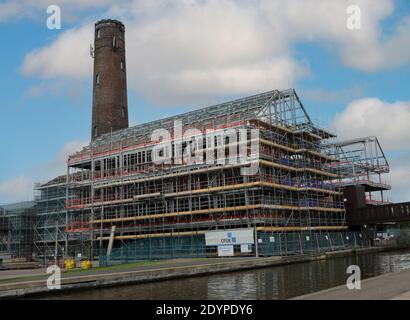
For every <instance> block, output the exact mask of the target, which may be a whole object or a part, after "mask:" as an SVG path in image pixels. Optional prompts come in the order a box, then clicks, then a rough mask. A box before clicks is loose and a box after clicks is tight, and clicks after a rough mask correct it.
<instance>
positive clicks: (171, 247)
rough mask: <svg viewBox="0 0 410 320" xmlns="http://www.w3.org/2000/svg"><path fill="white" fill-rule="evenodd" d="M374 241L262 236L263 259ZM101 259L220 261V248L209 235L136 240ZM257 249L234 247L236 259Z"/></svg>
mask: <svg viewBox="0 0 410 320" xmlns="http://www.w3.org/2000/svg"><path fill="white" fill-rule="evenodd" d="M370 243H371V241H370V238H369V236H368V235H366V234H365V233H362V232H301V233H278V232H258V254H259V256H288V255H302V254H318V253H323V252H328V251H335V250H343V249H354V248H357V249H359V248H367V247H369V246H370ZM106 250H107V249H102V250H101V251H100V255H99V263H100V266H108V265H115V264H122V263H129V262H135V261H146V260H150V261H152V260H164V259H180V258H212V257H218V247H217V246H206V245H205V235H203V234H202V235H193V236H176V237H162V238H147V239H137V240H132V241H129V242H127V243H124V244H122V245H121V246H119V247H116V248H113V249H112V252H111V254H110V256H109V257H108V256H107V251H106ZM255 255H256V248H255V245H254V244H252V245H249V246H248V250H247V252H245V253H244V252H243V250H242V248H241V245H234V256H255Z"/></svg>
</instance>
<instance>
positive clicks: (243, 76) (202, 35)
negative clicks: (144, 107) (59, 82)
mask: <svg viewBox="0 0 410 320" xmlns="http://www.w3.org/2000/svg"><path fill="white" fill-rule="evenodd" d="M351 3H355V4H357V5H359V6H360V7H361V12H362V15H363V17H362V29H361V30H357V31H351V30H348V29H347V27H346V20H347V18H348V15H347V14H346V8H347V6H348V5H349V4H351ZM93 4H95V2H94V1H90V2H89V5H93ZM74 6H77V7H78V6H79V4H78V3H77V2H76V3H75V4H74ZM393 12H394V1H393V0H379V1H378V3H377V6H375V5H374V1H373V0H355V1H350V0H348V1H340V0H327V1H321V0H305V1H303V2H301V1H296V0H288V1H274V0H255V1H247V2H245V1H232V0H201V1H199V0H198V1H195V0H181V1H177V2H176V1H170V0H164V1H152V0H139V1H136V0H135V1H125V2H117V3H115V4H113V5H110V6H107V15H109V16H114V17H117V18H119V19H121V20H123V21H124V23H125V25H126V39H127V68H128V79H129V86H130V89H134V90H136V91H137V92H139V93H141V94H142V95H144V96H145V98H147V99H148V100H150V101H151V102H152V101H153V102H155V103H157V104H163V105H175V104H181V103H183V104H197V103H199V102H200V101H205V100H208V99H209V97H210V96H212V97H215V96H221V95H223V96H232V95H246V94H251V93H255V92H260V91H263V90H268V89H282V88H285V87H291V86H293V85H294V83H295V81H296V80H297V79H298V77H303V76H304V75H306V74H307V73H309V70H308V68H307V67H306V66H305V64H304V63H302V62H301V61H298V60H297V59H296V58H295V56H294V54H293V52H292V49H291V48H292V47H293V45H295V44H297V43H300V42H307V41H311V42H316V43H318V44H319V45H323V46H324V47H325V48H327V49H329V50H330V51H331V52H334V53H335V54H336V55H337V56H339V57H340V59H341V61H342V63H343V64H345V65H346V66H348V67H351V68H356V69H359V70H365V71H377V70H381V69H386V68H392V67H397V66H399V65H402V64H405V63H408V62H409V61H410V41H409V40H410V28H409V26H410V22H409V21H410V18H409V17H406V18H404V19H403V20H402V21H401V22H399V23H398V24H397V26H396V31H395V32H393V33H392V34H391V35H386V33H385V32H383V30H382V28H381V22H382V21H383V19H385V18H387V17H389V16H391V14H392V13H393ZM92 28H93V25H92V24H89V25H86V26H82V27H81V26H80V27H77V28H74V29H71V30H67V31H65V32H64V33H62V35H61V36H60V37H59V38H58V39H57V40H55V41H54V42H53V43H51V44H50V45H48V46H46V47H43V48H39V49H37V50H35V51H33V52H31V53H29V54H28V55H27V56H26V59H25V61H24V63H23V66H22V72H23V73H24V74H25V75H30V76H38V77H42V78H46V79H54V78H59V77H69V78H83V79H89V78H90V76H91V73H92V71H91V70H92V60H91V59H90V57H89V52H88V50H89V44H90V43H91V42H92V40H93V39H92V37H93V32H92Z"/></svg>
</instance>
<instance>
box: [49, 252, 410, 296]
mask: <svg viewBox="0 0 410 320" xmlns="http://www.w3.org/2000/svg"><path fill="white" fill-rule="evenodd" d="M349 265H358V266H360V268H361V272H362V279H365V278H369V277H373V276H377V275H381V274H384V273H389V272H397V271H400V270H403V269H408V268H410V251H394V252H383V253H373V254H365V255H359V256H352V257H343V258H337V259H331V260H322V261H314V262H309V263H300V264H293V265H287V266H277V267H269V268H263V269H255V270H249V271H240V272H232V273H226V274H215V275H209V276H201V277H195V278H187V279H178V280H169V281H161V282H153V283H146V284H137V285H128V286H121V287H114V288H103V289H93V290H86V291H78V292H70V293H66V294H59V295H58V296H54V297H51V298H52V299H53V298H54V299H144V300H145V299H146V300H150V299H154V300H161V299H177V300H179V299H183V300H184V299H198V300H206V299H216V300H223V299H229V300H235V299H288V298H292V297H296V296H300V295H303V294H307V293H311V292H315V291H319V290H323V289H327V288H331V287H334V286H338V285H341V284H344V283H346V279H347V277H348V276H349V275H348V274H347V273H346V269H347V267H348V266H349ZM47 298H50V297H47Z"/></svg>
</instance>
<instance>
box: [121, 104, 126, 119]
mask: <svg viewBox="0 0 410 320" xmlns="http://www.w3.org/2000/svg"><path fill="white" fill-rule="evenodd" d="M121 113H122V117H123V118H125V113H126V112H125V107H122V110H121Z"/></svg>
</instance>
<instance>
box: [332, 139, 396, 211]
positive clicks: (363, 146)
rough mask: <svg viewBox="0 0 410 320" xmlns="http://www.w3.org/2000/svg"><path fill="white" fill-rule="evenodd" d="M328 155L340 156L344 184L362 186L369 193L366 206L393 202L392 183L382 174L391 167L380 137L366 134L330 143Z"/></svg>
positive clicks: (340, 180)
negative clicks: (366, 135) (365, 135)
mask: <svg viewBox="0 0 410 320" xmlns="http://www.w3.org/2000/svg"><path fill="white" fill-rule="evenodd" d="M328 148H329V151H328V153H329V155H330V156H332V157H335V158H336V159H338V161H337V162H335V163H334V164H333V165H334V166H338V168H339V171H340V179H339V181H336V182H335V183H337V184H339V185H340V186H341V187H343V188H344V187H348V186H352V185H356V186H357V185H360V186H363V187H364V190H365V192H366V203H367V205H383V204H389V203H391V202H390V200H389V195H388V191H389V190H391V185H390V184H389V183H388V182H387V181H386V180H384V178H383V175H384V174H387V173H389V172H390V166H389V163H388V161H387V159H386V156H385V154H384V152H383V149H382V147H381V146H380V143H379V140H378V139H377V137H365V138H356V139H351V140H346V141H342V142H336V143H332V144H329V145H328Z"/></svg>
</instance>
